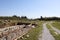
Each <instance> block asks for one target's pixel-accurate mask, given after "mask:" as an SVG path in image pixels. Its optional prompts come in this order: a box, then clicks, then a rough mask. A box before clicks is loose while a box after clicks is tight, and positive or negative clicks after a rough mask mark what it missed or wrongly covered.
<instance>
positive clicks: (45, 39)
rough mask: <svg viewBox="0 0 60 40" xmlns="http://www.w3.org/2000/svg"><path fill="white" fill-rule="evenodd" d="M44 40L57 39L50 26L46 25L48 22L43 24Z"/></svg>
mask: <svg viewBox="0 0 60 40" xmlns="http://www.w3.org/2000/svg"><path fill="white" fill-rule="evenodd" d="M39 40H41V39H39ZM42 40H55V39H54V37H53V36H52V35H51V34H50V32H49V30H48V28H47V27H46V23H44V24H43V31H42Z"/></svg>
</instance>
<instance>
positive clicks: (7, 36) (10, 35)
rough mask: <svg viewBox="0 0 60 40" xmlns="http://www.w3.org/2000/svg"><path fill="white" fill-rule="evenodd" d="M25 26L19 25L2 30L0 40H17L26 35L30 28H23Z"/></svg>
mask: <svg viewBox="0 0 60 40" xmlns="http://www.w3.org/2000/svg"><path fill="white" fill-rule="evenodd" d="M24 26H25V25H17V26H12V27H7V28H2V29H0V40H15V39H17V38H18V37H21V36H22V35H24V34H26V33H27V32H28V31H29V30H30V27H29V26H28V27H27V28H23V27H24Z"/></svg>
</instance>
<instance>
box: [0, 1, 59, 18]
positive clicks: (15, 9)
mask: <svg viewBox="0 0 60 40" xmlns="http://www.w3.org/2000/svg"><path fill="white" fill-rule="evenodd" d="M12 15H17V16H27V17H28V18H38V17H40V16H44V17H45V16H46V17H51V16H58V17H60V0H0V16H12Z"/></svg>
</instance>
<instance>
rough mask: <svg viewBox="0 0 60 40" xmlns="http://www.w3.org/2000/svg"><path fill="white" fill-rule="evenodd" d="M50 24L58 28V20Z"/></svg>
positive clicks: (59, 26) (59, 23)
mask: <svg viewBox="0 0 60 40" xmlns="http://www.w3.org/2000/svg"><path fill="white" fill-rule="evenodd" d="M52 25H53V26H54V27H56V28H58V29H59V30H60V22H54V23H52Z"/></svg>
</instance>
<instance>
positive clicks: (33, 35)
mask: <svg viewBox="0 0 60 40" xmlns="http://www.w3.org/2000/svg"><path fill="white" fill-rule="evenodd" d="M41 26H42V23H41V22H39V23H38V26H37V27H36V28H32V29H31V30H30V31H29V32H28V33H27V34H26V35H29V37H27V36H26V35H24V36H23V39H21V38H20V39H18V40H38V36H39V34H40V33H41V31H42V27H41Z"/></svg>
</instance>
